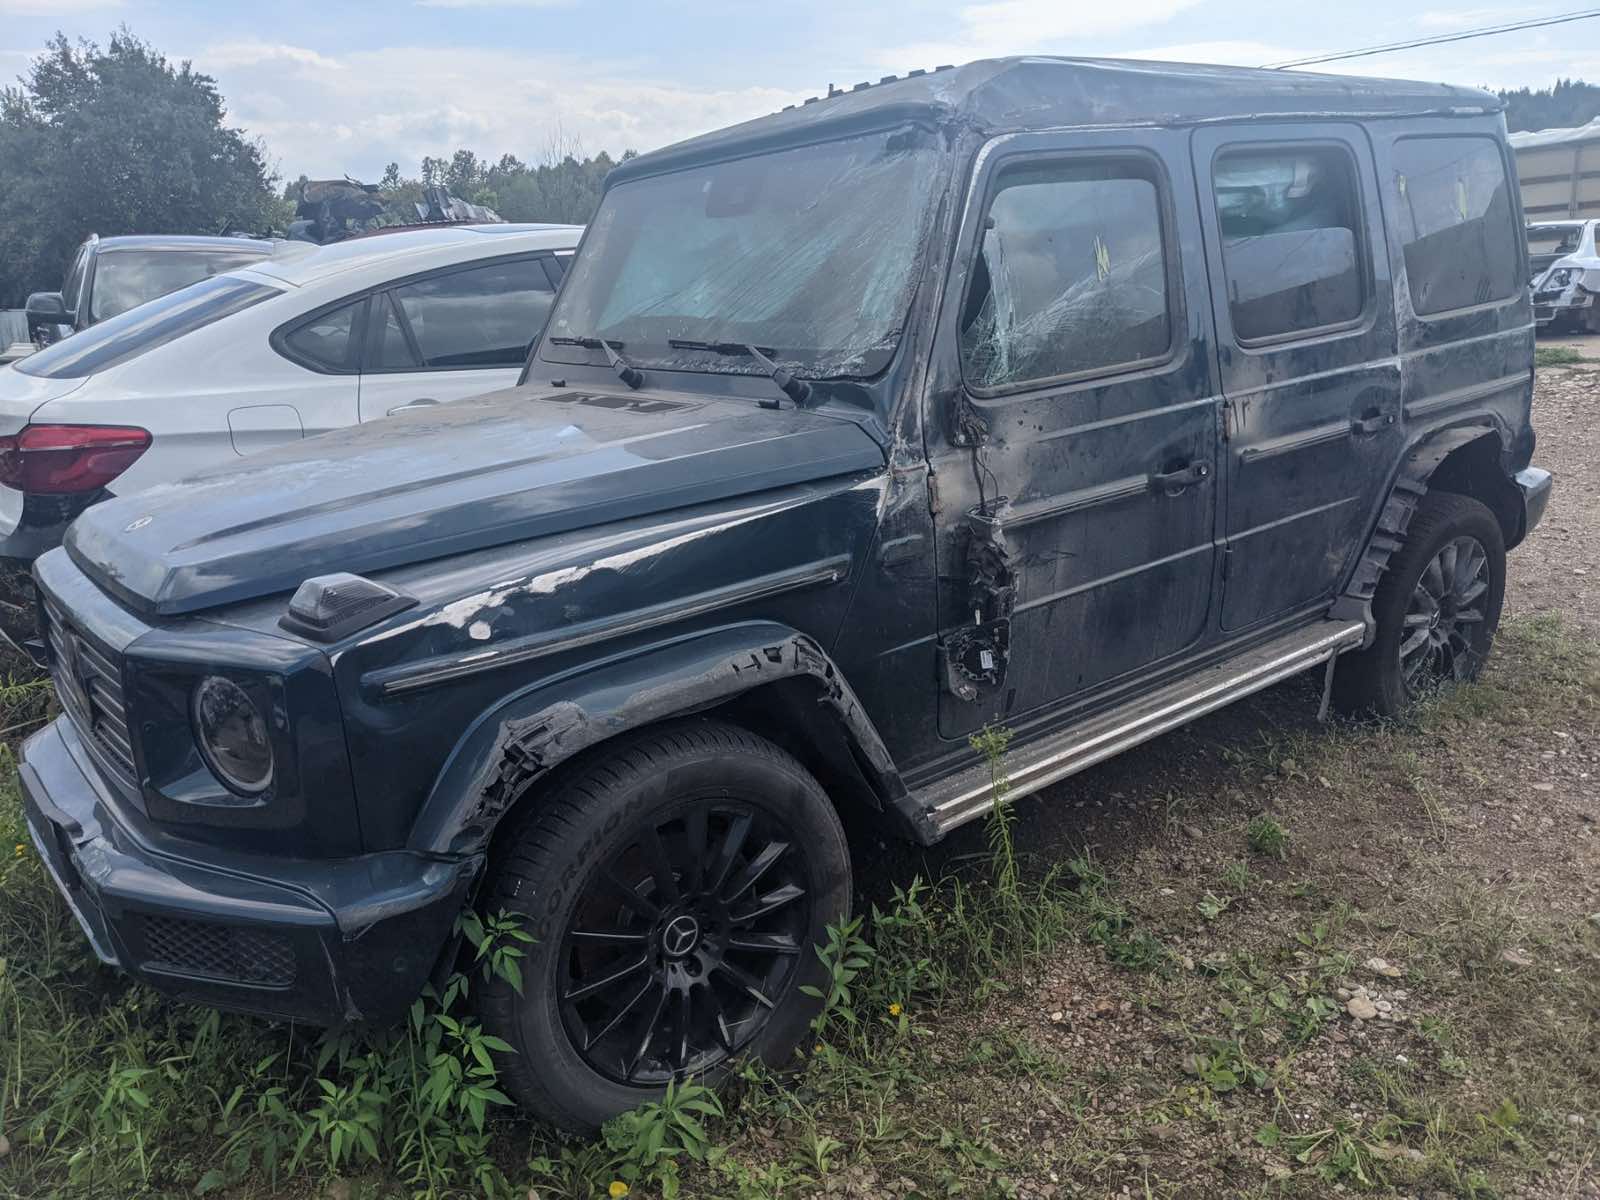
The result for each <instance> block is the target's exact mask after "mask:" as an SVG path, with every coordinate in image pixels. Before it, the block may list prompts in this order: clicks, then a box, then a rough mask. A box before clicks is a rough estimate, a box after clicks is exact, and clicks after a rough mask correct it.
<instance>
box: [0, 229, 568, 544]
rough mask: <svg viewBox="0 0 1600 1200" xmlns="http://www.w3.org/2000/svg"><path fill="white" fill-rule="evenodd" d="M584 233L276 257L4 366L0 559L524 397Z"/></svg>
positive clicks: (393, 238)
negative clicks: (110, 502)
mask: <svg viewBox="0 0 1600 1200" xmlns="http://www.w3.org/2000/svg"><path fill="white" fill-rule="evenodd" d="M581 232H582V229H581V228H580V227H578V226H572V225H456V226H448V227H442V228H435V229H419V230H409V231H404V232H396V233H383V234H377V235H372V236H366V237H359V238H353V239H351V240H349V241H344V242H339V243H336V244H334V245H331V246H312V245H308V244H304V243H298V242H287V243H281V244H279V246H278V247H277V248H276V249H275V250H274V252H273V254H272V256H271V257H269V258H266V259H264V260H262V261H261V262H258V263H254V264H252V265H250V266H248V267H243V268H239V269H237V270H233V271H229V272H227V273H225V274H221V275H216V276H214V277H212V278H210V279H207V280H203V281H201V282H199V283H196V284H192V285H191V286H189V287H186V288H184V289H182V290H181V291H177V292H173V293H171V294H169V295H166V296H163V297H161V298H160V299H157V300H152V301H150V302H149V303H147V304H143V305H140V306H139V307H138V308H135V309H132V310H130V311H129V312H126V313H123V314H121V315H119V316H116V317H112V318H111V319H109V320H107V321H104V322H102V323H100V324H97V325H94V326H91V327H90V328H88V329H86V330H84V331H83V332H81V333H78V334H76V335H74V336H73V337H71V338H68V339H66V340H64V341H62V342H60V343H58V344H56V345H54V346H50V347H47V348H46V349H44V350H41V351H39V352H38V353H37V354H33V355H30V356H29V357H27V358H25V359H22V360H21V361H19V362H17V363H14V364H12V365H11V366H8V367H3V368H0V558H11V559H32V558H34V557H36V556H37V555H39V554H41V553H43V552H44V551H45V550H48V549H50V548H51V547H52V546H55V545H57V544H58V543H59V542H60V540H61V535H62V533H63V531H64V530H65V528H66V525H67V523H68V522H70V521H71V520H72V518H73V517H75V516H77V514H78V513H80V512H82V511H83V510H84V509H85V508H87V507H88V506H89V505H90V504H93V503H95V502H96V501H97V500H100V499H103V498H104V497H105V496H107V495H108V494H112V493H115V494H123V495H125V494H127V493H129V492H133V491H138V490H139V489H141V488H145V487H149V486H150V485H152V484H155V483H164V482H168V481H171V480H174V479H179V478H182V477H183V476H186V475H189V474H191V473H193V472H194V471H196V470H198V469H200V468H202V467H208V466H213V465H215V464H217V463H219V462H225V461H227V460H228V459H230V458H233V457H234V456H236V455H245V454H250V453H253V452H254V451H257V450H264V449H266V448H267V447H269V446H277V445H281V444H282V443H284V442H291V441H295V440H297V439H299V438H302V437H310V436H311V435H312V434H316V433H322V432H324V431H325V430H329V429H335V428H338V427H340V426H345V425H353V424H355V423H357V422H358V421H370V420H373V419H375V418H378V417H383V416H386V415H388V414H389V413H391V412H394V411H395V410H396V409H399V408H405V407H408V406H412V405H418V404H438V403H443V402H446V401H450V400H458V399H461V398H462V397H465V396H473V395H477V394H479V393H482V392H488V391H493V390H494V389H496V388H501V387H507V386H509V385H511V384H513V383H515V382H516V379H517V376H518V374H519V373H520V372H521V369H522V366H523V363H524V361H525V360H526V359H527V356H528V350H529V347H530V345H531V344H532V342H533V339H534V338H535V337H537V336H538V334H539V331H540V329H541V328H542V327H543V325H544V319H545V316H546V314H547V313H548V312H549V310H550V302H551V299H552V298H553V296H554V293H555V289H556V285H557V283H558V282H559V280H560V277H561V274H562V271H563V270H564V269H565V264H566V262H567V261H568V260H569V259H570V257H571V253H572V251H573V249H574V248H575V247H576V246H577V244H578V236H579V234H580V233H581Z"/></svg>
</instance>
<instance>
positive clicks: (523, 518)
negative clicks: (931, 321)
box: [66, 388, 884, 615]
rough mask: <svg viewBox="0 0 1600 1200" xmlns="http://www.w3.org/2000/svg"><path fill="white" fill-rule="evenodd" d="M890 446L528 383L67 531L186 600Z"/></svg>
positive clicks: (617, 511)
mask: <svg viewBox="0 0 1600 1200" xmlns="http://www.w3.org/2000/svg"><path fill="white" fill-rule="evenodd" d="M883 464H884V457H883V452H882V450H881V449H880V448H879V446H878V444H877V443H876V442H875V441H874V440H873V439H872V438H871V437H870V436H869V435H868V433H867V432H866V431H865V430H863V429H862V428H861V427H860V426H859V425H857V424H855V422H853V421H851V420H849V419H846V418H845V417H843V416H836V415H831V414H828V413H824V412H814V411H795V410H792V409H787V408H786V409H783V410H782V411H773V410H770V409H764V408H761V407H758V406H757V405H756V404H755V403H754V402H753V401H740V400H712V399H708V398H706V397H703V396H685V395H680V394H673V393H667V392H655V391H640V392H633V393H629V394H625V395H611V394H604V393H598V394H597V393H592V392H579V391H573V390H569V389H548V388H546V389H534V388H512V389H509V390H507V391H503V392H496V393H491V394H490V395H488V396H485V397H481V398H479V399H476V400H470V401H463V402H459V403H455V404H450V405H441V406H438V407H437V408H431V409H423V410H412V411H409V412H404V413H401V414H398V415H396V416H394V417H391V418H389V419H387V420H383V421H374V422H371V423H369V424H366V425H360V426H356V427H353V428H350V429H344V430H339V431H336V432H334V433H329V434H325V435H323V436H322V437H318V438H312V439H309V440H307V441H305V442H301V443H298V444H296V445H294V446H292V447H285V448H283V449H279V450H273V451H269V452H267V453H265V454H262V455H258V456H253V457H251V458H250V459H248V460H246V461H244V462H243V463H241V464H240V465H238V466H236V467H232V468H229V469H227V470H218V471H212V472H208V473H206V474H203V475H199V476H195V477H193V478H191V479H188V480H184V481H181V482H179V483H175V484H167V485H163V486H160V487H157V488H152V489H150V490H149V491H145V492H139V493H135V494H134V495H131V496H126V497H120V498H116V499H112V500H108V501H106V502H105V503H103V504H98V505H96V506H94V507H93V508H91V509H89V510H88V511H87V512H85V513H84V514H83V516H81V517H79V518H78V519H77V521H75V522H74V523H73V525H72V526H71V528H70V529H69V530H68V531H67V537H66V548H67V552H68V553H69V554H70V555H71V556H72V557H73V559H74V561H75V562H77V564H78V565H79V566H80V567H81V568H82V569H83V570H84V571H86V572H87V573H88V574H89V575H91V576H92V577H93V578H94V579H95V580H96V581H97V582H98V583H99V584H100V585H101V586H102V587H104V588H105V589H106V590H107V591H109V592H111V593H112V594H113V595H115V596H117V597H118V598H119V599H120V600H122V601H123V602H124V603H125V604H128V605H130V606H132V607H133V608H135V609H137V610H140V611H142V612H145V613H148V614H152V615H177V614H181V613H189V612H195V611H199V610H202V609H206V608H210V607H213V606H216V605H220V604H227V603H231V602H234V601H238V600H244V599H248V598H251V597H256V596H265V595H269V594H272V593H275V592H283V591H288V590H291V589H293V588H295V587H297V586H298V585H299V584H300V583H301V582H302V581H303V580H305V579H307V578H310V577H312V576H315V575H320V574H325V573H327V572H331V571H354V572H358V573H360V572H368V571H379V570H383V569H384V568H388V567H394V566H400V565H404V564H407V563H415V562H422V561H425V560H427V559H434V558H440V557H443V556H446V555H452V554H459V553H463V552H466V551H469V550H477V549H482V548H484V547H488V546H494V545H499V544H504V543H507V542H513V541H521V540H524V539H527V538H534V537H541V536H544V535H547V534H554V533H561V532H565V531H567V530H572V529H579V528H583V527H587V526H591V525H598V524H601V523H604V522H607V521H615V520H621V519H624V518H628V517H635V516H642V515H645V514H649V513H655V512H661V511H665V510H667V509H671V508H677V507H681V506H684V505H690V504H700V503H704V502H707V501H715V500H719V499H722V498H726V497H732V496H739V495H745V494H748V493H751V492H756V491H761V490H764V489H767V488H773V487H780V486H785V485H788V484H794V483H803V482H808V481H811V480H815V479H823V478H827V477H829V476H833V475H840V474H845V473H849V472H857V471H868V470H877V469H881V468H882V467H883Z"/></svg>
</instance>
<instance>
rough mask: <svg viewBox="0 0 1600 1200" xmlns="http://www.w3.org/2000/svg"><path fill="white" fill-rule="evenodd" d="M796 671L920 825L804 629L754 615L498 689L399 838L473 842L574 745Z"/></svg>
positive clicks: (874, 739) (893, 799)
mask: <svg viewBox="0 0 1600 1200" xmlns="http://www.w3.org/2000/svg"><path fill="white" fill-rule="evenodd" d="M795 678H810V679H811V680H813V681H814V682H815V683H816V684H817V686H818V696H819V703H820V704H822V705H823V706H825V707H826V708H827V709H828V710H829V712H830V713H831V715H832V718H833V719H834V720H836V721H837V722H838V723H839V725H840V727H841V730H842V732H843V734H844V735H845V736H846V737H847V738H848V739H849V740H850V742H851V743H852V748H853V750H854V751H855V753H856V755H857V758H858V761H859V762H860V764H861V765H862V768H863V774H865V775H866V776H867V777H868V783H869V784H870V785H871V786H872V788H873V790H874V792H875V793H876V794H877V798H878V799H879V800H880V801H881V802H882V803H883V804H884V805H885V806H886V807H890V808H893V809H894V810H896V811H897V812H898V814H899V815H901V816H902V817H904V818H906V819H909V820H911V821H912V822H913V824H914V826H915V827H916V828H917V829H918V830H920V828H921V826H922V825H923V824H926V817H924V816H922V815H921V813H920V810H919V809H917V808H916V806H915V804H914V803H913V801H912V800H911V799H910V797H909V795H908V793H907V791H906V788H905V785H904V783H903V782H901V779H900V776H899V772H898V771H897V770H896V769H895V765H894V761H893V759H892V758H891V757H890V755H889V751H888V749H887V748H886V747H885V746H884V744H883V740H882V738H881V737H880V736H879V734H878V731H877V729H876V727H875V726H874V725H873V724H872V721H871V719H870V718H869V717H868V716H867V714H866V710H865V709H863V708H862V706H861V703H860V701H859V700H858V699H857V698H856V695H855V693H854V692H853V691H852V690H851V689H850V685H849V684H848V683H847V682H846V681H845V678H844V675H843V674H842V673H841V672H840V671H839V669H838V667H837V666H836V665H835V664H834V663H833V661H832V659H830V658H829V657H828V655H827V654H826V653H825V652H824V651H823V649H822V648H821V647H820V646H819V645H818V644H817V643H816V642H815V641H813V640H812V639H811V638H809V637H807V636H806V635H805V634H803V633H799V632H797V631H796V630H794V629H792V628H789V627H788V626H785V625H780V624H777V623H775V622H769V621H756V622H746V623H741V624H737V625H729V626H725V627H723V628H720V629H713V630H709V631H704V632H698V633H695V634H691V635H686V636H684V637H681V638H675V639H671V640H669V641H666V642H661V643H658V644H656V645H654V646H651V647H648V648H646V649H645V650H642V651H630V652H628V653H626V654H623V655H618V656H616V657H613V658H609V659H600V660H597V661H595V662H591V663H588V664H585V665H584V666H583V667H581V668H579V669H577V670H575V671H571V672H567V673H564V674H562V675H558V676H555V677H552V678H549V679H544V680H540V681H538V682H537V683H534V684H533V685H531V686H530V687H527V688H524V689H522V690H520V691H517V692H514V693H512V694H511V695H509V696H506V697H504V698H503V699H502V700H501V701H500V702H499V703H498V704H497V705H496V706H495V707H494V708H492V709H490V710H489V711H487V712H485V713H484V714H483V715H482V716H481V717H479V718H478V720H477V721H475V722H474V723H473V725H472V726H471V728H469V729H468V731H467V732H466V734H465V735H464V736H463V737H462V739H461V741H460V742H459V743H458V744H457V746H456V748H455V750H454V751H453V752H452V754H451V756H450V759H449V760H448V761H447V762H446V764H445V766H444V768H443V770H442V771H441V772H440V774H439V777H438V779H437V780H436V781H435V783H434V786H433V788H432V789H431V791H430V792H429V795H428V798H427V800H426V801H424V802H423V806H422V809H421V811H420V812H419V814H418V816H417V820H416V822H415V823H414V824H413V826H412V831H411V837H410V840H409V842H408V845H409V847H410V848H411V849H412V850H415V851H418V852H420V853H425V854H440V855H449V856H459V855H466V854H476V853H480V852H482V851H483V850H484V849H485V848H486V847H487V845H488V843H489V840H490V839H491V838H492V837H493V835H494V831H495V828H496V827H497V826H498V825H499V823H500V821H501V819H502V818H503V817H504V816H505V814H506V813H507V812H508V811H509V810H510V809H511V808H512V807H513V806H514V805H516V804H517V803H518V801H519V800H520V799H521V798H522V797H523V796H524V795H525V794H526V793H527V791H528V789H529V787H531V786H532V785H533V784H534V783H536V782H537V781H538V780H539V779H540V778H542V777H544V776H545V775H546V774H547V773H548V772H550V771H551V770H552V769H554V768H555V767H557V766H559V765H560V764H561V763H563V762H566V761H567V760H568V759H570V758H572V757H573V756H574V755H576V754H579V753H581V752H582V751H585V750H587V749H589V748H591V747H593V746H596V745H599V744H600V743H601V742H604V741H606V740H607V739H609V738H613V737H616V736H617V735H618V734H621V733H626V732H628V731H629V730H633V729H640V728H643V727H645V726H647V725H653V724H655V723H657V722H660V721H663V720H667V719H669V718H672V717H677V716H685V715H689V714H692V713H695V712H700V711H704V710H705V709H708V708H711V707H714V706H716V705H718V704H722V703H724V702H726V701H728V700H731V699H733V698H735V697H737V696H739V695H740V694H741V693H746V692H749V691H751V690H753V689H755V688H759V687H763V686H765V685H768V684H773V683H777V682H779V681H781V680H785V679H795Z"/></svg>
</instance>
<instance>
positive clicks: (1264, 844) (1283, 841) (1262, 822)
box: [1245, 813, 1289, 859]
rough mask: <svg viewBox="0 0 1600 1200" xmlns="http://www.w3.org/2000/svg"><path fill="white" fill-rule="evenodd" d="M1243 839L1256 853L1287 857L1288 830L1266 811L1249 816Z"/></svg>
mask: <svg viewBox="0 0 1600 1200" xmlns="http://www.w3.org/2000/svg"><path fill="white" fill-rule="evenodd" d="M1245 840H1246V841H1247V842H1248V843H1249V846H1250V849H1251V851H1252V852H1254V853H1256V854H1261V855H1266V856H1267V857H1269V858H1277V859H1284V858H1288V857H1289V831H1288V830H1286V829H1285V828H1284V827H1283V826H1282V825H1280V824H1278V822H1277V821H1276V820H1275V819H1274V818H1272V817H1271V816H1268V815H1267V814H1266V813H1261V814H1259V815H1258V816H1255V817H1252V818H1250V824H1249V826H1248V827H1247V828H1246V829H1245Z"/></svg>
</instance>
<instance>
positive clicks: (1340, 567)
mask: <svg viewBox="0 0 1600 1200" xmlns="http://www.w3.org/2000/svg"><path fill="white" fill-rule="evenodd" d="M1193 139H1194V140H1193V149H1194V165H1195V173H1196V177H1197V179H1198V181H1199V184H1200V186H1199V188H1198V194H1199V196H1200V203H1201V209H1202V215H1203V219H1204V227H1205V235H1206V252H1207V260H1208V264H1209V268H1210V275H1211V282H1212V297H1213V304H1214V310H1215V317H1216V326H1217V334H1218V336H1217V352H1218V357H1219V361H1220V364H1221V379H1222V387H1223V391H1224V392H1225V393H1226V396H1227V408H1226V413H1225V434H1226V438H1227V443H1226V445H1227V454H1226V491H1227V500H1226V505H1225V508H1224V532H1225V536H1226V545H1227V549H1226V554H1225V560H1224V583H1223V595H1222V604H1221V625H1222V627H1223V628H1224V629H1226V630H1229V631H1235V630H1243V629H1248V628H1250V627H1252V626H1255V625H1258V624H1262V623H1264V622H1267V621H1270V620H1272V619H1273V618H1275V617H1279V616H1283V615H1286V614H1288V613H1291V612H1295V611H1299V610H1303V609H1305V608H1306V607H1308V606H1311V605H1314V604H1315V603H1316V602H1317V601H1319V600H1321V599H1324V598H1327V597H1330V596H1331V595H1332V594H1333V593H1334V591H1335V589H1336V588H1337V587H1338V585H1339V583H1340V582H1341V581H1342V580H1343V578H1344V576H1345V574H1346V569H1347V567H1348V565H1349V564H1350V563H1351V561H1352V560H1353V558H1354V556H1355V555H1356V554H1358V553H1359V552H1360V550H1361V546H1362V543H1363V542H1364V540H1365V535H1366V531H1367V528H1368V525H1369V522H1370V518H1371V497H1372V496H1373V495H1374V494H1375V493H1377V492H1378V491H1380V490H1381V489H1382V487H1383V486H1384V484H1385V482H1386V481H1387V479H1388V478H1389V476H1390V474H1391V473H1392V469H1393V466H1394V464H1395V462H1396V461H1397V459H1398V457H1399V454H1400V450H1401V447H1402V445H1403V443H1404V426H1403V414H1402V412H1401V410H1400V363H1399V359H1398V358H1397V357H1396V354H1395V318H1394V304H1393V298H1392V296H1393V281H1392V276H1391V274H1390V268H1389V259H1388V253H1387V248H1386V241H1385V237H1384V229H1383V218H1382V206H1381V204H1380V202H1379V198H1378V192H1377V185H1376V180H1375V177H1374V171H1373V166H1372V160H1371V153H1370V150H1369V148H1368V145H1367V140H1366V135H1365V134H1364V132H1363V131H1362V130H1361V129H1360V128H1359V127H1358V126H1353V125H1339V124H1314V123H1306V124H1294V125H1287V124H1285V125H1276V124H1274V125H1257V124H1251V125H1240V126H1223V127H1218V128H1213V129H1203V130H1198V131H1196V132H1195V133H1194V135H1193Z"/></svg>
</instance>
